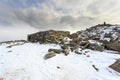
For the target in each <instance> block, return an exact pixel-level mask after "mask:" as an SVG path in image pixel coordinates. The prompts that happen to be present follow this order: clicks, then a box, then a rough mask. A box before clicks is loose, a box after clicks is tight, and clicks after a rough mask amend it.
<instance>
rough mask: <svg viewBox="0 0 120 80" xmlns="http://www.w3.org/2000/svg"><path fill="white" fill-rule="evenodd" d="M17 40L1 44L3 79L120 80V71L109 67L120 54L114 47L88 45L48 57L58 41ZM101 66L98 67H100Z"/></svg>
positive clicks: (0, 58) (0, 70)
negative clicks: (94, 48)
mask: <svg viewBox="0 0 120 80" xmlns="http://www.w3.org/2000/svg"><path fill="white" fill-rule="evenodd" d="M12 44H22V42H19V43H18V42H15V43H10V44H5V43H3V44H1V45H0V80H120V74H119V73H117V72H115V71H114V70H112V69H110V68H108V66H109V65H111V64H112V63H114V62H115V60H116V59H118V58H120V55H118V54H113V53H115V52H113V51H104V52H99V51H92V50H89V49H85V50H83V51H82V53H83V54H82V55H79V54H75V53H74V52H70V54H69V55H68V56H65V55H64V54H63V53H61V54H57V56H55V57H53V58H50V59H48V60H44V58H43V57H44V55H45V54H47V53H48V51H47V50H48V49H49V48H55V49H60V46H59V45H56V44H38V43H24V44H22V45H16V46H13V47H8V46H10V45H12ZM96 69H97V70H96Z"/></svg>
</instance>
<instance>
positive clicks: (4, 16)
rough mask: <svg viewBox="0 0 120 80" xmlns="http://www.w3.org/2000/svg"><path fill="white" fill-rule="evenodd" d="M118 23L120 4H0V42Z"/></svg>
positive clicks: (105, 0) (15, 0) (30, 0)
mask: <svg viewBox="0 0 120 80" xmlns="http://www.w3.org/2000/svg"><path fill="white" fill-rule="evenodd" d="M104 21H106V22H108V23H113V24H119V23H120V0H0V41H4V40H14V39H25V38H26V35H27V34H29V33H34V32H36V31H40V30H48V29H57V30H69V31H71V32H75V31H78V30H81V29H85V28H88V27H90V26H93V25H96V24H99V23H103V22H104Z"/></svg>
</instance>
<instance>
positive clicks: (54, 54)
mask: <svg viewBox="0 0 120 80" xmlns="http://www.w3.org/2000/svg"><path fill="white" fill-rule="evenodd" d="M54 56H56V53H54V52H49V53H48V54H46V55H45V56H44V59H45V60H47V59H49V58H52V57H54Z"/></svg>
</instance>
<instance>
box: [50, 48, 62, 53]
mask: <svg viewBox="0 0 120 80" xmlns="http://www.w3.org/2000/svg"><path fill="white" fill-rule="evenodd" d="M48 51H49V52H52V51H53V52H55V53H57V54H60V53H61V52H62V50H61V49H49V50H48Z"/></svg>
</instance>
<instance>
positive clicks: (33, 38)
mask: <svg viewBox="0 0 120 80" xmlns="http://www.w3.org/2000/svg"><path fill="white" fill-rule="evenodd" d="M69 35H70V32H69V31H55V30H48V31H41V32H37V33H34V34H29V35H28V41H30V42H40V43H46V42H49V43H56V42H59V41H62V40H63V39H64V37H67V36H69Z"/></svg>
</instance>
